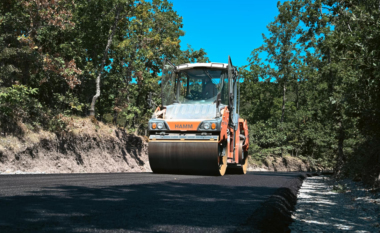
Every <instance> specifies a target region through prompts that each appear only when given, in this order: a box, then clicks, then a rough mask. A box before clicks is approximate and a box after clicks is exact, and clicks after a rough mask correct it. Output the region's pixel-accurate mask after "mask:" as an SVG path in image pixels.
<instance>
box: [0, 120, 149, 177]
mask: <svg viewBox="0 0 380 233" xmlns="http://www.w3.org/2000/svg"><path fill="white" fill-rule="evenodd" d="M80 124H81V125H80V127H79V126H78V125H77V126H75V124H73V125H72V126H71V128H69V131H66V132H64V133H60V134H53V133H48V132H39V133H38V134H33V133H30V134H27V135H26V136H25V135H24V137H22V138H16V137H9V136H8V137H2V138H0V173H4V172H7V173H11V172H15V171H21V172H37V173H39V172H44V173H98V172H144V171H151V170H150V166H149V162H148V156H147V151H148V145H147V143H146V142H145V140H144V138H142V137H139V136H135V135H133V134H127V133H126V132H125V131H124V130H121V129H117V128H114V127H110V126H106V125H103V124H102V125H100V126H99V124H98V125H93V124H92V123H91V122H89V121H85V120H83V121H81V122H80ZM100 124H101V123H100Z"/></svg>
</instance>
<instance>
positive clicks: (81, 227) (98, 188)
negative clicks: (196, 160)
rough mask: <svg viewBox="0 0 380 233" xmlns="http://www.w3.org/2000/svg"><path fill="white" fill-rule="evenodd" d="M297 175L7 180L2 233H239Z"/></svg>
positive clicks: (2, 187)
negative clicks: (239, 229) (260, 207)
mask: <svg viewBox="0 0 380 233" xmlns="http://www.w3.org/2000/svg"><path fill="white" fill-rule="evenodd" d="M299 174H300V173H279V172H277V173H270V172H250V173H248V174H247V175H244V176H242V175H225V176H223V177H210V176H208V177H207V176H188V175H160V174H152V173H119V174H59V175H1V176H0V232H233V231H234V230H235V229H236V228H237V227H238V226H239V225H240V224H242V223H243V222H244V221H245V220H246V219H247V218H248V217H249V216H250V215H252V213H253V212H254V211H255V210H256V209H257V208H258V207H259V206H260V204H261V203H263V202H264V201H265V200H266V199H267V198H268V197H270V196H271V195H272V194H273V193H274V192H275V191H276V190H278V189H279V188H282V187H287V185H289V184H290V183H291V182H294V180H295V179H298V176H299Z"/></svg>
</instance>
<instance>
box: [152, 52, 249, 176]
mask: <svg viewBox="0 0 380 233" xmlns="http://www.w3.org/2000/svg"><path fill="white" fill-rule="evenodd" d="M238 86H239V75H238V72H237V69H236V67H234V66H233V65H232V62H231V58H230V57H228V64H224V63H188V64H182V65H178V66H176V65H173V64H172V63H171V62H169V61H168V60H165V62H164V68H163V73H162V80H161V91H162V93H161V98H162V106H161V107H158V108H157V109H156V110H155V112H154V114H153V116H152V118H151V119H150V120H149V123H148V132H149V152H148V155H149V163H150V166H151V168H152V171H153V172H154V173H168V174H196V175H216V176H223V175H224V174H225V173H226V171H227V172H228V173H229V172H231V173H235V174H245V173H246V172H247V165H248V147H249V137H248V124H247V121H246V120H243V119H241V118H240V117H239V104H240V101H239V96H238V92H240V90H239V91H238ZM239 89H240V88H239Z"/></svg>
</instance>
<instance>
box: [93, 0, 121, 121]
mask: <svg viewBox="0 0 380 233" xmlns="http://www.w3.org/2000/svg"><path fill="white" fill-rule="evenodd" d="M119 14H120V8H119V7H117V8H116V17H115V23H114V25H113V26H112V29H111V33H110V35H109V37H108V42H107V46H106V49H105V50H104V53H103V59H102V64H101V65H100V71H99V74H98V77H96V94H95V95H94V97H92V102H91V107H90V116H94V117H95V103H96V100H97V99H98V98H99V96H100V78H101V76H102V73H103V70H104V64H105V63H106V60H107V55H108V50H109V48H110V46H111V43H112V39H113V35H114V34H115V30H116V26H117V22H118V21H119Z"/></svg>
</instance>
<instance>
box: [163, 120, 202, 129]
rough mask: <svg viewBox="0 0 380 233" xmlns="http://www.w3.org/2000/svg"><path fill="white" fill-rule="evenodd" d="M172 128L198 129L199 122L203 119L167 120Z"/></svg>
mask: <svg viewBox="0 0 380 233" xmlns="http://www.w3.org/2000/svg"><path fill="white" fill-rule="evenodd" d="M166 123H168V126H169V129H170V130H175V131H197V129H198V126H199V124H200V123H201V121H191V120H189V121H171V120H167V121H166Z"/></svg>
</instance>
